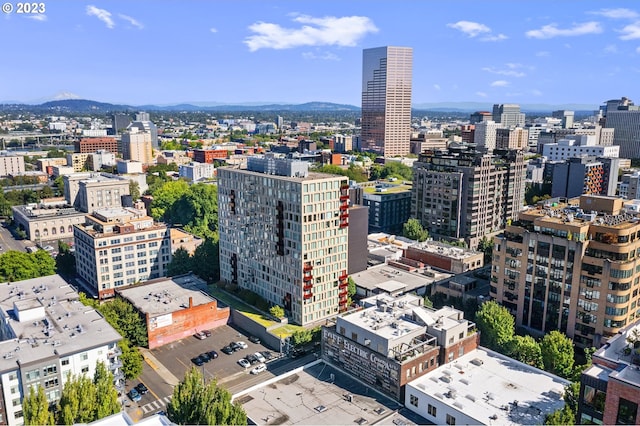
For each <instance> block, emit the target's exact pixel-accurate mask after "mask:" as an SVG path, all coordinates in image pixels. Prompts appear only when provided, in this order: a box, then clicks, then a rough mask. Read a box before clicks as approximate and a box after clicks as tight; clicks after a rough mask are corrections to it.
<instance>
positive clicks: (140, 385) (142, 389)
mask: <svg viewBox="0 0 640 426" xmlns="http://www.w3.org/2000/svg"><path fill="white" fill-rule="evenodd" d="M136 390H137V391H138V393H139V394H140V395H145V394H146V393H147V392H149V389H147V387H146V386H145V385H144V383H138V384H137V385H136Z"/></svg>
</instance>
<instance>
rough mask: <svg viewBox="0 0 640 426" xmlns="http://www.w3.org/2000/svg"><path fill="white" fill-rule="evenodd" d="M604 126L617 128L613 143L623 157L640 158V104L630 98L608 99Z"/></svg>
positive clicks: (604, 107)
mask: <svg viewBox="0 0 640 426" xmlns="http://www.w3.org/2000/svg"><path fill="white" fill-rule="evenodd" d="M602 108H603V112H604V127H606V128H612V129H614V130H615V132H614V136H613V144H614V145H618V146H620V156H621V157H623V158H640V143H638V141H640V105H634V104H633V102H632V101H631V100H630V99H628V98H622V99H620V100H611V101H608V102H607V104H606V105H605V106H603V107H602Z"/></svg>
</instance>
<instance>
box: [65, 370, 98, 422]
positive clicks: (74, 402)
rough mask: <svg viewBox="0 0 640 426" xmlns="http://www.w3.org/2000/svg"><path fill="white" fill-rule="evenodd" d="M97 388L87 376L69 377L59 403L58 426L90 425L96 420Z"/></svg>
mask: <svg viewBox="0 0 640 426" xmlns="http://www.w3.org/2000/svg"><path fill="white" fill-rule="evenodd" d="M95 404H96V387H95V385H94V384H93V382H92V381H91V379H89V378H88V377H87V376H86V375H81V376H69V377H67V382H66V383H65V384H64V387H63V388H62V394H61V395H60V401H59V402H58V407H57V410H56V413H57V419H56V423H57V424H63V425H73V424H76V423H89V422H92V421H93V420H95V419H94V417H93V416H94V413H95V411H96V410H95V408H96V407H95Z"/></svg>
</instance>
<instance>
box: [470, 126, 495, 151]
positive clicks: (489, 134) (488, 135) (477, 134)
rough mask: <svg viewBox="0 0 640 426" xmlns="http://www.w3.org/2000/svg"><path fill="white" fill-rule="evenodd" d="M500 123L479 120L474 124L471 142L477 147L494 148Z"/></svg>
mask: <svg viewBox="0 0 640 426" xmlns="http://www.w3.org/2000/svg"><path fill="white" fill-rule="evenodd" d="M499 127H500V125H499V124H498V123H496V122H495V121H493V120H488V121H481V122H479V123H476V124H475V129H474V131H473V143H475V144H476V145H477V146H478V148H486V149H488V150H494V149H496V138H497V134H498V128H499Z"/></svg>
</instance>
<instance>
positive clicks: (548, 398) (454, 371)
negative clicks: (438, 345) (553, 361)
mask: <svg viewBox="0 0 640 426" xmlns="http://www.w3.org/2000/svg"><path fill="white" fill-rule="evenodd" d="M567 384H569V381H567V380H565V379H562V378H560V377H557V376H554V375H552V374H550V373H547V372H545V371H542V370H539V369H537V368H534V367H531V366H529V365H527V364H524V363H521V362H519V361H516V360H514V359H511V358H508V357H505V356H503V355H500V354H498V353H496V352H493V351H490V350H488V349H485V348H478V349H476V350H474V351H471V352H469V353H468V354H465V355H464V356H462V357H460V358H458V359H457V360H456V361H454V362H452V363H450V364H445V365H443V366H441V367H439V368H437V369H436V370H434V371H432V372H430V373H428V374H426V375H424V376H422V377H420V378H418V379H416V380H414V381H412V382H410V383H408V384H407V391H406V392H407V395H409V393H410V392H412V393H413V394H414V395H415V394H423V395H426V396H429V397H431V399H433V400H437V401H438V402H439V403H441V404H444V405H447V406H449V409H450V410H451V411H458V412H460V413H463V414H464V415H466V416H469V417H472V418H473V419H476V420H477V422H478V423H479V424H495V425H507V424H537V425H540V424H544V419H545V416H546V415H547V414H550V413H552V412H553V411H555V410H557V409H559V408H562V407H564V400H563V399H562V395H563V393H564V387H565V386H566V385H567ZM408 407H409V408H410V406H409V405H408Z"/></svg>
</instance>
